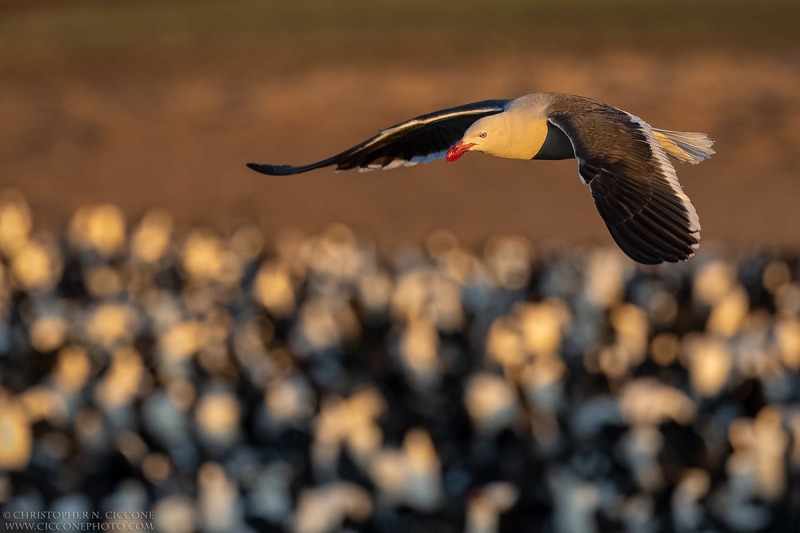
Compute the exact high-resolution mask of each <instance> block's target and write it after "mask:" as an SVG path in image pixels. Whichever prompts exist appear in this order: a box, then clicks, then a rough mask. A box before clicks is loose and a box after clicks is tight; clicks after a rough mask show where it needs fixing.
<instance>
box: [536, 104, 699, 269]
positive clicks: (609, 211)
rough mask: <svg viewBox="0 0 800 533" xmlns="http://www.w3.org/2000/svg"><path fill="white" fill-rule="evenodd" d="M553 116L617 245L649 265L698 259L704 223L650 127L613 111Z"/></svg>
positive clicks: (606, 108) (600, 109)
mask: <svg viewBox="0 0 800 533" xmlns="http://www.w3.org/2000/svg"><path fill="white" fill-rule="evenodd" d="M584 111H585V112H580V113H574V114H570V113H567V112H563V113H562V114H553V115H552V116H550V117H549V120H550V122H552V123H553V124H554V125H556V126H558V127H559V128H560V129H561V130H562V131H563V132H564V133H566V135H567V137H569V139H570V141H571V142H572V146H573V148H574V150H575V157H576V158H577V159H578V173H579V175H580V178H581V180H582V181H583V182H584V183H586V184H588V185H589V188H590V190H591V193H592V199H593V200H594V203H595V205H596V206H597V210H598V211H599V212H600V216H601V217H603V220H604V221H605V223H606V226H607V227H608V231H609V232H610V233H611V236H612V237H613V238H614V241H616V243H617V244H618V245H619V247H620V248H622V251H624V252H625V253H626V254H628V256H630V257H631V258H632V259H634V260H635V261H638V262H640V263H645V264H658V263H662V262H664V261H669V262H676V261H681V260H685V259H688V258H689V257H691V256H692V255H694V252H695V250H696V249H697V247H698V246H699V243H700V220H699V218H698V217H697V211H695V208H694V206H693V205H692V203H691V201H690V200H689V197H688V196H686V194H685V193H684V192H683V188H682V187H681V185H680V183H679V182H678V177H677V175H676V174H675V169H674V168H673V167H672V165H671V164H670V162H669V160H668V159H667V156H666V154H665V152H664V150H663V148H662V147H661V145H660V144H659V143H658V141H657V140H656V139H655V137H654V135H653V132H652V130H651V128H650V126H649V125H648V124H647V123H645V122H644V121H643V120H641V119H640V118H638V117H635V116H633V115H631V114H629V113H626V112H624V111H621V110H619V109H616V108H614V107H611V106H604V105H602V104H597V103H596V102H591V108H590V109H586V110H584Z"/></svg>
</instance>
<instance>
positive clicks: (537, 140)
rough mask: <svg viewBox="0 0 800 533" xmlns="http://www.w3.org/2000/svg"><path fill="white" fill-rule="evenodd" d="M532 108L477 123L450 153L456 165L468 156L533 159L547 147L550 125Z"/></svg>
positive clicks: (448, 154) (448, 157) (516, 110)
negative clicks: (456, 162)
mask: <svg viewBox="0 0 800 533" xmlns="http://www.w3.org/2000/svg"><path fill="white" fill-rule="evenodd" d="M532 111H533V110H532V109H531V108H522V109H520V108H514V107H511V108H510V109H509V110H508V111H505V112H503V113H498V114H497V115H489V116H488V117H483V118H482V119H480V120H477V121H475V123H474V124H472V126H470V127H469V129H468V130H467V131H466V132H464V137H462V139H461V141H459V142H458V144H456V145H455V146H453V147H452V148H451V149H450V150H449V151H448V152H447V161H455V160H456V159H458V158H460V157H461V156H463V155H464V154H466V153H467V152H483V153H485V154H489V155H493V156H496V157H504V158H507V159H531V158H532V157H533V156H535V155H536V152H538V151H539V149H540V148H541V147H542V144H544V139H545V137H546V136H547V121H546V120H545V119H544V118H543V117H541V115H540V114H539V113H533V112H532Z"/></svg>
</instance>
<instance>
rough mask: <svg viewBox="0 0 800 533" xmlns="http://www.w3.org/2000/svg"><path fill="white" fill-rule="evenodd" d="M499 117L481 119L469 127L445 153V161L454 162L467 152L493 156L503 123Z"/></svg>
mask: <svg viewBox="0 0 800 533" xmlns="http://www.w3.org/2000/svg"><path fill="white" fill-rule="evenodd" d="M500 116H501V115H493V116H489V117H483V118H482V119H480V120H477V121H475V123H474V124H473V125H472V126H470V127H469V129H468V130H467V131H466V132H465V133H464V137H462V138H461V140H460V141H458V144H456V145H455V146H453V147H452V148H450V150H448V152H447V157H446V159H447V161H451V162H452V161H455V160H456V159H459V158H460V157H461V156H463V155H464V154H466V153H467V152H484V153H487V154H493V153H494V152H495V146H496V144H497V141H498V140H499V139H500V138H501V137H502V131H501V130H502V129H503V128H502V126H503V121H502V120H498V117H500Z"/></svg>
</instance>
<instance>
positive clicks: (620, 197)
mask: <svg viewBox="0 0 800 533" xmlns="http://www.w3.org/2000/svg"><path fill="white" fill-rule="evenodd" d="M712 144H713V141H712V140H711V139H709V138H708V136H706V135H705V134H704V133H689V132H678V131H667V130H660V129H656V128H651V127H650V125H649V124H647V123H646V122H645V121H643V120H642V119H640V118H639V117H637V116H634V115H631V114H630V113H627V112H626V111H622V110H621V109H617V108H616V107H613V106H610V105H607V104H603V103H600V102H597V101H595V100H591V99H589V98H585V97H582V96H575V95H567V94H558V93H539V94H529V95H527V96H522V97H520V98H517V99H514V100H484V101H482V102H476V103H472V104H466V105H463V106H459V107H452V108H449V109H443V110H441V111H436V112H433V113H429V114H427V115H421V116H419V117H416V118H413V119H411V120H407V121H405V122H401V123H399V124H397V125H395V126H392V127H390V128H386V129H384V130H381V131H380V132H379V133H378V134H377V135H375V136H374V137H372V138H371V139H368V140H366V141H364V142H362V143H361V144H358V145H356V146H353V147H352V148H349V149H348V150H345V151H344V152H341V153H340V154H337V155H335V156H333V157H329V158H327V159H323V160H322V161H318V162H316V163H312V164H310V165H303V166H288V165H261V164H256V163H248V165H247V166H248V167H249V168H251V169H253V170H255V171H257V172H261V173H264V174H270V175H276V176H285V175H289V174H299V173H301V172H308V171H309V170H314V169H317V168H321V167H327V166H331V165H336V169H337V170H349V169H353V168H358V169H359V170H361V171H366V170H373V169H390V168H395V167H399V166H411V165H415V164H417V163H427V162H429V161H433V160H435V159H441V158H445V159H446V160H447V161H455V160H457V159H459V158H460V157H461V156H463V155H464V154H466V153H467V152H483V153H486V154H489V155H494V156H497V157H505V158H509V159H571V158H575V159H577V160H578V176H579V178H580V180H581V182H583V183H584V184H585V185H588V186H589V189H590V191H591V194H592V198H593V200H594V203H595V205H596V206H597V210H598V211H599V212H600V216H601V217H602V218H603V220H604V221H605V223H606V226H607V227H608V230H609V232H610V233H611V236H612V237H613V238H614V241H616V243H617V244H618V245H619V247H620V248H622V250H623V251H624V252H625V253H626V254H627V255H628V256H630V257H631V258H632V259H634V260H635V261H638V262H640V263H644V264H658V263H662V262H664V261H669V262H676V261H680V260H686V259H688V258H689V257H691V256H692V255H694V252H695V250H697V248H698V246H699V244H700V220H699V218H698V216H697V211H696V210H695V208H694V206H693V205H692V203H691V201H690V200H689V197H688V196H686V194H685V193H684V192H683V188H682V187H681V184H680V183H679V182H678V177H677V175H676V173H675V169H674V168H673V166H672V164H671V163H670V162H669V160H668V159H667V156H670V157H672V158H674V159H676V160H678V161H681V162H685V163H692V164H697V163H700V162H701V161H703V160H705V159H708V158H709V157H711V154H713V153H714V150H712V149H711V145H712Z"/></svg>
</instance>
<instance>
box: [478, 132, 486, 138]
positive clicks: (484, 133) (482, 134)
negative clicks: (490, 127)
mask: <svg viewBox="0 0 800 533" xmlns="http://www.w3.org/2000/svg"><path fill="white" fill-rule="evenodd" d="M478 137H480V138H481V139H485V138H486V132H485V131H482V132H480V133H479V134H478Z"/></svg>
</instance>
